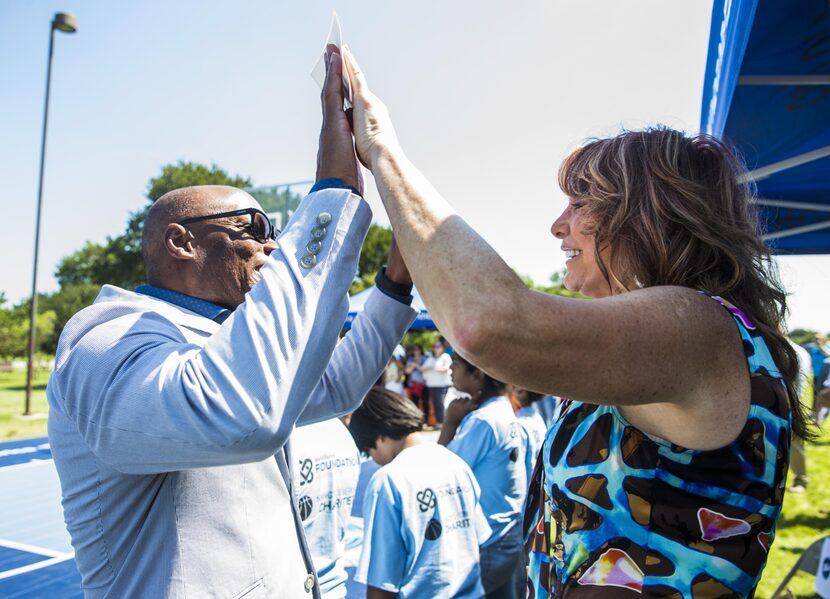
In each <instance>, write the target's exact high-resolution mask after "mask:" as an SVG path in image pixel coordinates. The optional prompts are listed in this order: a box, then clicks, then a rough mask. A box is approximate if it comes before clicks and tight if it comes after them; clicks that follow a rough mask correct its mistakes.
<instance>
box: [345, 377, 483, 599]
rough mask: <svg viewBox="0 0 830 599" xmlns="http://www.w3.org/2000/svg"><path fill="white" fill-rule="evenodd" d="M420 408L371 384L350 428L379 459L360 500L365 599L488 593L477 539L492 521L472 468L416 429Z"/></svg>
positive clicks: (360, 568)
mask: <svg viewBox="0 0 830 599" xmlns="http://www.w3.org/2000/svg"><path fill="white" fill-rule="evenodd" d="M422 426H423V415H422V414H421V412H420V410H418V408H417V407H415V405H414V404H413V403H412V402H411V401H409V400H407V399H405V398H403V397H401V396H400V395H397V394H396V393H392V392H390V391H388V390H385V389H381V388H379V387H375V388H373V389H372V390H371V391H370V392H369V394H368V395H367V396H366V399H365V400H364V402H363V405H361V406H360V408H358V409H357V411H355V412H354V414H352V419H351V422H350V424H349V431H350V432H351V433H352V436H353V437H354V439H355V442H356V444H357V446H358V448H360V449H361V450H362V451H365V452H366V453H368V454H369V456H370V457H371V458H372V459H374V460H375V461H376V462H377V463H378V464H379V465H381V468H380V470H378V471H377V472H375V474H374V475H373V476H372V479H371V481H370V482H369V485H368V487H367V489H366V494H365V496H364V499H363V518H364V542H363V551H362V553H361V556H360V563H359V565H358V567H357V572H356V574H355V580H357V581H358V582H362V583H365V584H366V585H367V586H368V592H367V594H366V597H367V599H376V598H380V597H396V596H397V597H402V598H421V597H423V598H424V599H433V598H440V597H469V598H471V599H472V598H474V597H475V598H478V597H483V596H484V589H483V588H482V584H481V576H480V571H479V545H480V544H481V543H483V542H485V540H486V539H487V538H488V537H489V535H490V526H489V525H488V522H487V518H486V517H485V516H484V513H483V511H482V509H481V505H480V501H479V498H480V489H479V486H478V482H477V481H476V479H475V477H474V476H473V473H472V471H471V470H470V468H469V467H468V466H467V464H465V463H464V461H463V460H461V459H459V458H458V456H456V455H454V454H453V453H452V452H450V451H448V450H447V449H446V448H445V447H443V446H441V445H437V444H435V443H431V442H428V441H426V440H425V439H423V438H422V437H421V435H420V434H419V431H420V430H421V428H422Z"/></svg>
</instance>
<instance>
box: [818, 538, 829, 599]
mask: <svg viewBox="0 0 830 599" xmlns="http://www.w3.org/2000/svg"><path fill="white" fill-rule="evenodd" d="M816 594H817V595H818V596H819V597H822V598H823V599H830V539H824V544H823V545H822V547H821V557H820V558H819V560H818V570H817V571H816Z"/></svg>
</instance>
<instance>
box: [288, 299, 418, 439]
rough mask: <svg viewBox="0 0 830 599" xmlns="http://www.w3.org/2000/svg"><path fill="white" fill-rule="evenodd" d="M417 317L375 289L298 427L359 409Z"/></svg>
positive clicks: (325, 374)
mask: <svg viewBox="0 0 830 599" xmlns="http://www.w3.org/2000/svg"><path fill="white" fill-rule="evenodd" d="M417 315H418V312H417V310H415V308H412V307H411V306H408V305H406V304H403V303H401V302H399V301H397V300H395V299H392V298H391V297H389V296H387V295H385V294H384V293H383V292H381V291H379V290H378V289H377V288H374V289H373V290H372V292H371V294H370V296H369V298H368V299H367V300H366V304H365V307H364V309H363V311H362V312H360V313H359V314H358V315H357V317H356V318H355V320H354V323H353V324H352V328H351V330H349V332H348V333H346V335H345V337H343V340H342V341H341V342H340V343H339V344H338V345H337V348H336V349H335V350H334V354H333V355H332V357H331V362H330V363H329V365H328V368H326V371H325V373H323V377H322V379H321V380H320V382H319V384H318V385H317V386H316V387H315V388H314V391H313V392H312V394H311V398H310V399H309V402H308V404H307V405H306V408H305V410H304V411H303V414H302V416H300V420H299V422H298V423H297V424H298V425H304V424H311V423H312V422H319V421H321V420H326V419H328V418H334V417H336V416H342V415H343V414H348V413H349V412H353V411H354V410H356V409H357V408H358V406H359V405H360V404H361V403H362V402H363V398H364V397H366V393H368V392H369V389H370V388H371V387H372V385H374V384H375V381H377V380H378V377H379V376H380V374H381V373H382V372H383V369H384V368H385V367H386V364H387V363H388V362H389V357H390V356H391V355H392V352H393V351H394V350H395V347H396V346H397V345H398V343H399V342H400V340H401V339H402V338H403V336H404V333H406V331H407V329H409V326H410V325H411V324H412V323H413V321H414V320H415V317H416V316H417Z"/></svg>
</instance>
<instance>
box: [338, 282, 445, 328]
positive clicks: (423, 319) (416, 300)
mask: <svg viewBox="0 0 830 599" xmlns="http://www.w3.org/2000/svg"><path fill="white" fill-rule="evenodd" d="M371 290H372V287H370V288H369V289H364V290H363V291H360V292H358V293H355V294H354V295H353V296H351V297H350V298H349V315H348V316H347V317H346V324H344V325H343V329H345V330H347V331H348V330H349V329H350V328H352V322H353V321H354V319H355V317H356V316H357V313H358V312H361V311H363V305H364V304H365V303H366V300H367V299H368V297H369V292H370V291H371ZM412 307H413V308H415V309H416V310H418V316H417V317H416V318H415V322H413V323H412V326H411V327H409V330H410V331H411V330H424V329H435V328H436V327H435V323H434V322H432V318H430V316H429V312H427V309H426V306H424V300H422V299H421V294H420V293H418V290H417V289H415V288H414V287H413V288H412Z"/></svg>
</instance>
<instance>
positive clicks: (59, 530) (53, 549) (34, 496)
mask: <svg viewBox="0 0 830 599" xmlns="http://www.w3.org/2000/svg"><path fill="white" fill-rule="evenodd" d="M60 499H61V491H60V484H59V483H58V474H57V472H55V466H54V463H53V462H52V453H51V452H50V451H49V443H48V441H47V439H46V437H41V438H38V439H26V440H23V441H13V442H11V443H3V444H0V597H3V598H4V599H12V598H18V597H21V598H22V597H25V598H27V599H28V598H32V599H37V598H40V597H42V598H43V599H55V598H73V599H74V598H75V597H79V598H80V597H83V593H82V592H81V576H80V574H78V569H77V568H76V567H75V560H74V559H73V557H74V553H73V551H72V545H71V544H70V543H69V534H68V533H67V532H66V528H65V527H64V523H63V512H62V511H61V502H60Z"/></svg>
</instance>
